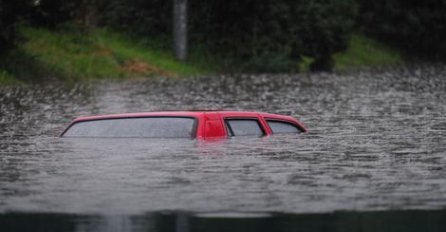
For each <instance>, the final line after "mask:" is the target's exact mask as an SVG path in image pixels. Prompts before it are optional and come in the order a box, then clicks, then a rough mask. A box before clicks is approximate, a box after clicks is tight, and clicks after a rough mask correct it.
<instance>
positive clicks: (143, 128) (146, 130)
mask: <svg viewBox="0 0 446 232" xmlns="http://www.w3.org/2000/svg"><path fill="white" fill-rule="evenodd" d="M194 133H195V119H193V118H181V117H147V118H120V119H104V120H93V121H83V122H78V123H75V124H74V125H72V126H71V127H70V128H69V129H68V130H67V131H66V132H65V133H64V134H63V137H105V138H130V137H136V138H138V137H140V138H192V137H193V135H194Z"/></svg>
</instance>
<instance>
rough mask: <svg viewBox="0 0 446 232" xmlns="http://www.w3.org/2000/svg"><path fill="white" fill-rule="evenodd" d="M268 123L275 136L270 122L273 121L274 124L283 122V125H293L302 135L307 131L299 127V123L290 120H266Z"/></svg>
mask: <svg viewBox="0 0 446 232" xmlns="http://www.w3.org/2000/svg"><path fill="white" fill-rule="evenodd" d="M264 119H265V121H266V124H267V125H268V127H269V129H270V130H271V133H272V134H274V131H273V129H272V128H271V126H270V125H269V123H268V122H270V121H273V122H283V123H288V124H291V125H292V126H294V127H296V128H297V129H298V130H299V131H300V132H301V133H304V132H305V130H304V128H302V127H301V126H299V125H298V124H297V123H295V122H293V121H290V120H285V119H278V118H264Z"/></svg>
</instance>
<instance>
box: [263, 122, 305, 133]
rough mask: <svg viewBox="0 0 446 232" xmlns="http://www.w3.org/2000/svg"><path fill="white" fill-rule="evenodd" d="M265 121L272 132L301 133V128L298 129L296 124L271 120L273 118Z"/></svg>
mask: <svg viewBox="0 0 446 232" xmlns="http://www.w3.org/2000/svg"><path fill="white" fill-rule="evenodd" d="M267 122H268V125H269V127H270V128H271V130H272V131H273V133H274V134H299V133H302V130H301V129H299V128H298V127H297V126H296V125H294V124H291V123H288V122H282V121H273V120H267Z"/></svg>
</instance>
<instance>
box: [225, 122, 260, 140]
mask: <svg viewBox="0 0 446 232" xmlns="http://www.w3.org/2000/svg"><path fill="white" fill-rule="evenodd" d="M230 120H247V121H255V122H256V123H257V125H258V126H259V128H260V131H261V132H262V135H260V136H259V137H264V136H266V135H267V133H266V130H265V128H264V126H263V124H262V122H261V120H260V118H258V117H224V118H223V122H224V125H225V130H226V134H227V135H228V138H232V137H246V136H254V135H234V131H233V130H232V127H231V125H229V123H228V121H230Z"/></svg>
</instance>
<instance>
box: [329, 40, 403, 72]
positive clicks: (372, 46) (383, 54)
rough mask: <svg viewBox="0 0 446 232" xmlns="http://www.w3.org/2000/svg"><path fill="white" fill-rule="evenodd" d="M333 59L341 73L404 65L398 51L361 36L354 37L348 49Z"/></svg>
mask: <svg viewBox="0 0 446 232" xmlns="http://www.w3.org/2000/svg"><path fill="white" fill-rule="evenodd" d="M333 58H334V62H335V69H336V70H340V71H343V70H348V69H352V68H361V67H377V66H386V65H397V64H402V63H403V57H402V55H401V54H400V52H398V51H397V50H396V49H393V48H391V47H389V46H386V45H384V44H382V43H379V42H377V41H375V40H373V39H370V38H367V37H365V36H364V35H360V34H355V35H353V36H352V38H351V40H350V44H349V47H348V49H347V50H346V51H344V52H341V53H338V54H335V55H334V57H333Z"/></svg>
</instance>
